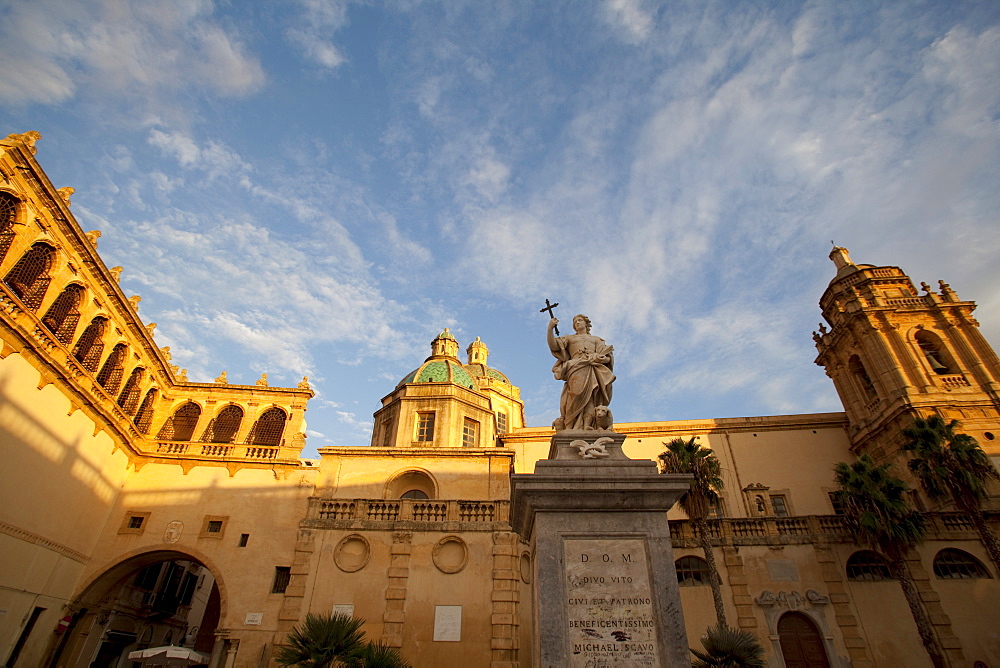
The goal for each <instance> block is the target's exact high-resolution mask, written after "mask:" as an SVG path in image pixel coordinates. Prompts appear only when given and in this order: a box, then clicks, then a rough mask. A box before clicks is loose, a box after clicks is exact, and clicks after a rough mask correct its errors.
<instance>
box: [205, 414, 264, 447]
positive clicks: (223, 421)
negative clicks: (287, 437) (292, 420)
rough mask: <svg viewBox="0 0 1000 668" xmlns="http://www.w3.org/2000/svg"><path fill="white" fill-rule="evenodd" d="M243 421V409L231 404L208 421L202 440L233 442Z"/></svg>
mask: <svg viewBox="0 0 1000 668" xmlns="http://www.w3.org/2000/svg"><path fill="white" fill-rule="evenodd" d="M242 422H243V409H242V408H240V407H239V406H237V405H235V404H230V405H228V406H226V407H225V408H223V409H222V410H221V411H219V414H218V415H216V416H215V417H214V418H213V419H212V421H211V422H209V423H208V427H207V428H206V429H205V434H204V435H203V436H202V437H201V440H203V441H207V442H209V443H232V442H233V438H235V436H236V431H237V430H238V429H239V428H240V424H241V423H242ZM279 436H280V434H279Z"/></svg>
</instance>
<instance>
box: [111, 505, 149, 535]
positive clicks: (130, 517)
mask: <svg viewBox="0 0 1000 668" xmlns="http://www.w3.org/2000/svg"><path fill="white" fill-rule="evenodd" d="M147 519H149V513H143V512H137V511H135V510H127V511H125V518H124V519H123V520H122V525H121V526H120V527H119V528H118V533H142V532H144V531H145V530H146V520H147Z"/></svg>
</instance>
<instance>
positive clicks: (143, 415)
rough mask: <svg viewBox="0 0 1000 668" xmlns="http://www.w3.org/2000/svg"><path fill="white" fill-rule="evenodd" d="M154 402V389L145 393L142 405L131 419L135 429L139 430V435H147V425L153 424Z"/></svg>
mask: <svg viewBox="0 0 1000 668" xmlns="http://www.w3.org/2000/svg"><path fill="white" fill-rule="evenodd" d="M154 401H156V388H153V389H151V390H149V391H148V392H146V396H145V397H143V399H142V403H141V404H139V410H138V411H136V414H135V418H134V419H133V422H134V423H135V427H136V429H138V430H139V433H140V434H146V433H149V425H150V424H151V423H152V422H153V402H154Z"/></svg>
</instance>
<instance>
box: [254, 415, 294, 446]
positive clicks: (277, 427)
mask: <svg viewBox="0 0 1000 668" xmlns="http://www.w3.org/2000/svg"><path fill="white" fill-rule="evenodd" d="M284 430H285V411H283V410H281V409H280V408H277V407H275V408H268V409H267V410H266V411H264V413H263V414H262V415H261V416H260V417H259V418H257V422H255V423H254V425H253V428H252V429H250V435H249V436H248V437H247V443H250V444H252V445H281V433H282V432H283V431H284Z"/></svg>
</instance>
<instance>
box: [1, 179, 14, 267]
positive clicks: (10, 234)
mask: <svg viewBox="0 0 1000 668" xmlns="http://www.w3.org/2000/svg"><path fill="white" fill-rule="evenodd" d="M16 220H17V199H16V198H15V197H14V196H13V195H11V194H10V193H5V192H0V262H3V259H4V257H5V256H6V255H7V251H8V250H10V244H11V242H13V241H14V221H16Z"/></svg>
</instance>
